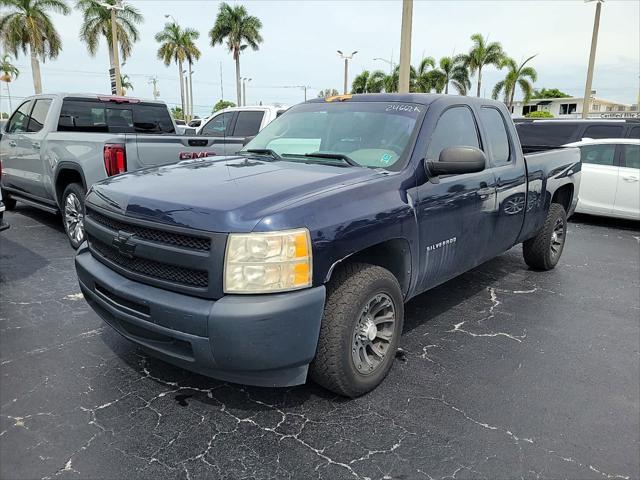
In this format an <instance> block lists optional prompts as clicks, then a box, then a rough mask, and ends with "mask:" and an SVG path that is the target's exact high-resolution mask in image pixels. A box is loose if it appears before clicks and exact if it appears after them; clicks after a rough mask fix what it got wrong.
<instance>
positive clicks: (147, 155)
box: [127, 134, 224, 168]
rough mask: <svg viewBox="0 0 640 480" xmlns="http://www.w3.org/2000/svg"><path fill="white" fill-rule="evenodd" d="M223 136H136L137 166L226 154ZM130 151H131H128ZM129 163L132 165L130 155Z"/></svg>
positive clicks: (164, 163) (142, 166)
mask: <svg viewBox="0 0 640 480" xmlns="http://www.w3.org/2000/svg"><path fill="white" fill-rule="evenodd" d="M222 140H223V139H222V138H215V137H205V136H182V135H142V134H138V135H137V136H136V151H137V155H136V157H137V160H138V162H137V163H139V165H137V166H136V167H137V168H144V167H150V166H153V165H166V164H169V163H175V162H178V161H180V160H188V159H191V158H201V157H206V156H214V155H224V144H223V143H222V142H221V141H222ZM127 153H129V152H127ZM127 160H128V161H129V165H132V164H133V162H132V161H131V160H132V159H131V157H129V156H128V158H127Z"/></svg>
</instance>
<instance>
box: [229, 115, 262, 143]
mask: <svg viewBox="0 0 640 480" xmlns="http://www.w3.org/2000/svg"><path fill="white" fill-rule="evenodd" d="M262 117H264V112H238V119H237V120H236V126H235V128H234V129H233V136H234V137H252V136H254V135H257V134H258V132H259V131H260V124H261V123H262Z"/></svg>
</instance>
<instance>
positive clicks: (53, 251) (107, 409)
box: [0, 206, 640, 479]
mask: <svg viewBox="0 0 640 480" xmlns="http://www.w3.org/2000/svg"><path fill="white" fill-rule="evenodd" d="M6 217H7V218H6V219H7V220H8V222H9V223H11V224H12V228H11V229H10V230H8V231H6V232H3V233H2V234H0V290H1V293H0V375H1V376H0V405H1V408H0V409H1V411H0V477H1V478H3V479H9V478H21V479H23V478H60V479H63V478H71V479H80V478H82V479H85V478H191V479H196V478H224V479H245V478H246V479H249V478H250V479H263V478H267V479H282V478H290V479H306V478H328V479H342V478H361V479H364V478H370V479H391V478H393V479H414V478H416V479H420V478H424V479H445V478H449V479H465V478H466V479H468V478H473V479H476V478H486V479H497V478H523V479H542V478H571V479H612V478H621V479H637V478H640V458H639V457H640V453H639V452H640V391H639V390H640V386H639V381H638V379H639V378H640V298H639V297H640V231H639V230H638V225H637V224H636V225H634V224H630V223H622V222H612V221H603V220H597V219H594V218H588V217H581V218H578V219H574V221H573V222H572V223H571V224H570V226H569V236H568V243H567V246H566V248H565V251H564V254H563V257H562V259H561V261H560V265H559V266H558V267H557V268H556V269H555V270H554V271H551V272H545V273H540V272H534V271H530V270H528V269H527V267H526V265H525V264H524V262H523V261H522V257H521V249H520V248H519V247H517V248H514V249H513V250H511V251H510V252H508V253H506V254H504V255H502V256H500V257H498V258H496V259H494V260H492V261H490V262H488V263H486V264H484V265H482V266H481V267H479V268H477V269H475V270H473V271H471V272H469V273H467V274H465V275H463V276H461V277H459V278H457V279H455V280H453V281H450V282H448V283H446V284H444V285H442V286H440V287H438V288H437V289H435V290H432V291H431V292H428V293H427V294H425V295H422V296H420V297H418V298H416V299H414V300H413V301H411V302H410V303H409V304H408V305H407V312H406V313H407V318H406V321H405V333H404V336H403V339H402V342H401V345H402V351H400V352H399V353H398V355H397V360H396V363H395V366H394V368H393V369H392V371H391V373H390V375H389V377H388V378H387V379H386V381H385V382H384V383H383V384H382V385H381V387H379V388H378V389H377V390H375V391H374V392H372V393H370V394H369V395H366V396H364V397H362V398H359V399H357V400H345V399H342V398H338V397H335V396H333V395H332V394H329V393H327V392H325V391H323V390H322V389H321V388H319V387H317V386H315V385H313V384H311V383H310V384H308V385H305V386H300V387H295V388H289V389H280V390H277V389H262V388H253V387H243V386H240V385H233V384H226V383H222V382H218V381H216V380H212V379H208V378H205V377H201V376H198V375H195V374H191V373H188V372H185V371H181V370H179V369H177V368H174V367H172V366H169V365H167V364H164V363H162V362H160V361H158V360H155V359H153V358H150V357H147V356H146V355H145V354H144V353H143V352H142V351H141V350H140V349H138V348H137V347H135V346H134V345H133V344H131V343H129V342H128V341H126V340H124V339H123V338H121V337H120V336H119V335H118V334H116V333H114V332H113V331H111V330H110V329H109V328H108V327H106V326H105V325H103V323H102V322H101V320H100V319H99V318H98V317H97V316H96V314H94V313H93V311H91V310H90V309H89V307H88V306H87V305H86V303H85V302H84V300H83V298H82V296H81V294H80V293H79V288H78V284H77V282H76V277H75V272H74V268H73V251H72V250H71V248H70V246H69V245H68V243H67V240H66V238H65V235H64V233H63V231H62V227H61V226H60V222H59V220H58V219H57V218H56V217H53V216H51V215H48V214H45V213H40V212H38V211H36V210H34V209H31V208H28V207H22V206H19V207H18V208H17V210H16V211H15V212H12V213H8V214H7V216H6Z"/></svg>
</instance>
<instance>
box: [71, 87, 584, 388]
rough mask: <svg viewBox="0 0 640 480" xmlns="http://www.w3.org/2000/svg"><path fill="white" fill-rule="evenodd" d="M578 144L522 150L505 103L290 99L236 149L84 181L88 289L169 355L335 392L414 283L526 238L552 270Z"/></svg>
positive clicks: (369, 359) (373, 380)
mask: <svg viewBox="0 0 640 480" xmlns="http://www.w3.org/2000/svg"><path fill="white" fill-rule="evenodd" d="M580 167H581V164H580V155H579V152H578V150H577V149H570V148H566V149H559V150H551V151H547V152H543V153H538V154H534V155H531V156H527V157H525V156H523V154H522V148H521V146H520V142H519V140H518V135H517V133H516V130H515V127H514V125H513V122H512V121H511V118H510V115H509V112H508V111H507V110H506V108H505V107H504V105H503V104H501V103H498V102H495V101H491V100H485V99H476V98H468V97H460V96H453V95H430V94H407V95H400V94H375V95H353V96H351V95H343V96H338V97H332V98H328V99H317V100H312V101H309V102H306V103H303V104H300V105H297V106H294V107H292V108H291V109H289V110H288V111H287V112H286V113H284V114H283V115H282V116H281V117H280V118H278V119H277V120H276V121H274V122H273V123H271V124H270V125H269V126H267V127H266V128H265V129H264V130H263V131H261V132H260V133H259V134H258V135H257V136H256V137H255V138H254V139H253V140H252V141H251V142H249V143H248V144H247V145H246V146H245V147H244V148H243V149H242V150H241V151H239V152H238V153H237V154H236V155H233V156H225V157H209V158H200V159H193V160H187V161H182V162H180V163H177V164H175V165H170V166H162V167H158V168H151V169H146V170H141V171H136V172H132V173H128V174H124V175H117V176H114V177H111V178H109V179H107V180H105V181H102V182H99V183H97V184H95V185H94V186H93V187H91V189H90V190H89V192H88V194H87V197H86V207H85V208H86V217H85V230H86V236H87V241H86V242H85V243H84V244H83V245H82V246H81V248H80V249H79V251H78V254H77V256H76V270H77V273H78V277H79V282H80V287H81V289H82V292H83V293H84V296H85V298H86V300H87V302H88V303H89V304H90V305H91V307H93V309H94V310H95V311H96V312H98V314H99V315H100V316H101V317H102V318H103V319H104V320H105V321H106V322H107V323H108V324H109V325H111V326H112V327H113V328H114V329H116V330H117V331H118V332H119V333H121V334H122V335H123V336H124V337H126V338H128V339H130V340H132V341H134V342H136V343H137V344H139V345H141V346H142V347H144V348H145V349H146V350H147V351H148V352H149V353H151V354H152V355H156V356H158V357H160V358H162V359H164V360H166V361H168V362H170V363H173V364H175V365H179V366H181V367H184V368H186V369H189V370H192V371H195V372H199V373H201V374H204V375H208V376H211V377H215V378H219V379H223V380H227V381H232V382H238V383H244V384H250V385H262V386H288V385H297V384H301V383H304V382H305V381H306V379H307V376H310V377H311V378H312V379H313V380H315V381H316V382H317V383H319V384H320V385H322V386H324V387H326V388H328V389H330V390H332V391H334V392H337V393H339V394H341V395H345V396H348V397H356V396H358V395H362V394H364V393H366V392H368V391H370V390H371V389H373V388H375V387H376V386H377V385H378V384H379V383H380V382H381V381H382V380H383V379H384V377H385V376H386V374H387V373H388V371H389V369H390V368H391V366H392V363H393V359H394V357H395V355H394V354H395V352H396V350H397V347H398V342H399V337H400V334H401V332H402V324H403V316H404V311H403V305H404V303H406V302H407V301H408V300H409V299H411V298H412V297H414V296H416V295H418V294H421V293H423V292H425V291H427V290H429V289H430V288H433V287H435V286H436V285H439V284H441V283H443V282H445V281H447V280H449V279H451V278H453V277H455V276H456V275H459V274H461V273H463V272H465V271H467V270H469V269H471V268H474V267H476V266H477V265H480V264H481V263H483V262H485V261H486V260H489V259H491V258H493V257H495V256H497V255H500V254H501V253H503V252H505V251H506V250H509V249H510V248H511V247H513V246H514V245H517V244H520V243H522V244H523V252H524V260H525V262H526V264H527V265H529V267H531V268H534V269H540V270H549V269H552V268H553V267H554V266H555V265H556V264H557V263H558V260H559V258H560V255H561V253H562V249H563V247H564V244H565V239H566V232H567V216H568V215H570V214H571V213H572V212H573V209H574V208H575V205H576V202H577V193H578V188H579V179H580Z"/></svg>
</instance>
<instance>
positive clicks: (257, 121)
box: [197, 106, 287, 155]
mask: <svg viewBox="0 0 640 480" xmlns="http://www.w3.org/2000/svg"><path fill="white" fill-rule="evenodd" d="M286 109H287V107H282V106H280V107H274V106H258V107H229V108H225V109H224V110H220V111H218V112H216V113H215V114H213V115H212V116H211V117H209V118H208V119H207V120H206V122H203V124H202V126H200V127H199V128H198V130H197V133H198V135H203V136H207V137H213V138H214V139H215V140H214V149H215V151H216V153H217V154H218V155H233V154H235V153H236V152H237V151H238V150H240V149H241V148H242V147H243V146H244V145H246V144H247V142H248V141H249V140H251V139H252V138H253V137H254V136H255V135H256V134H257V133H258V132H259V131H260V130H262V129H263V128H264V127H266V126H267V125H269V124H270V123H271V122H273V121H274V120H275V119H276V118H277V117H278V116H279V115H281V114H282V113H283V112H284V111H285V110H286Z"/></svg>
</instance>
